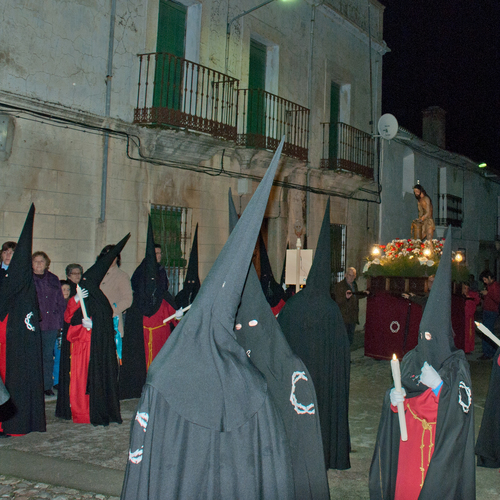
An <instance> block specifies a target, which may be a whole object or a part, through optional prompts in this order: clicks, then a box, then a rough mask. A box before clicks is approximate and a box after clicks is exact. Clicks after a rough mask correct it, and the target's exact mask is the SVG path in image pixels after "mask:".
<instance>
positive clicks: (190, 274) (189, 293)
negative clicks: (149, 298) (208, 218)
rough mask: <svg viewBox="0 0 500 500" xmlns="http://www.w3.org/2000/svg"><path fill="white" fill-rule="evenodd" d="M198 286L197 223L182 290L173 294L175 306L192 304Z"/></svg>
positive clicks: (198, 288)
mask: <svg viewBox="0 0 500 500" xmlns="http://www.w3.org/2000/svg"><path fill="white" fill-rule="evenodd" d="M200 286H201V283H200V277H199V274H198V224H196V229H195V231H194V238H193V244H192V246H191V253H190V254H189V264H188V268H187V272H186V278H185V279H184V285H183V287H182V290H181V291H180V292H179V293H178V294H177V295H176V296H175V301H176V303H177V306H178V307H187V306H188V305H189V304H192V303H193V302H194V300H195V298H196V295H198V292H199V290H200Z"/></svg>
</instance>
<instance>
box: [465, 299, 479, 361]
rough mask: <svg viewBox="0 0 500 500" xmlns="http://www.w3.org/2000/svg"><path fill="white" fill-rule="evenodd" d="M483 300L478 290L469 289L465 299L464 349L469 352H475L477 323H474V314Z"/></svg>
mask: <svg viewBox="0 0 500 500" xmlns="http://www.w3.org/2000/svg"><path fill="white" fill-rule="evenodd" d="M480 302H481V299H480V297H479V293H478V292H472V291H470V290H469V295H468V297H467V300H466V301H465V343H464V351H465V352H466V353H467V354H468V353H470V352H474V344H475V340H476V325H475V323H474V314H475V312H476V307H477V306H478V305H479V303H480Z"/></svg>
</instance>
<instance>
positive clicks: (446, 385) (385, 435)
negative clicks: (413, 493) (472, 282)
mask: <svg viewBox="0 0 500 500" xmlns="http://www.w3.org/2000/svg"><path fill="white" fill-rule="evenodd" d="M413 352H414V351H410V352H409V353H408V354H407V355H406V356H405V357H404V358H403V361H402V363H401V369H402V378H403V379H404V373H403V371H404V363H405V361H410V359H409V358H408V357H409V356H411V355H413ZM388 369H390V368H389V367H388ZM438 373H439V375H440V376H441V378H442V380H443V385H442V387H441V391H440V393H439V405H438V416H437V421H436V441H435V447H434V453H433V455H432V458H431V462H430V464H429V469H428V470H427V475H426V476H425V481H424V485H423V487H422V491H421V493H420V496H419V497H418V498H419V499H420V500H434V499H448V498H449V499H453V500H472V499H474V498H475V497H476V482H475V464H474V414H473V408H472V405H473V403H471V404H470V407H469V408H468V411H467V412H466V411H464V408H463V407H462V406H461V405H460V404H459V400H458V398H459V394H460V397H461V398H462V402H463V404H464V405H466V407H467V405H468V403H470V401H471V400H470V399H469V396H468V395H467V394H466V390H465V389H464V388H463V387H461V384H463V385H465V386H466V387H467V388H468V389H470V388H471V379H470V369H469V366H468V362H467V360H466V358H465V354H464V352H463V351H455V352H454V353H453V354H452V355H450V357H449V358H448V359H447V360H446V361H445V362H444V364H443V366H442V367H441V369H440V370H438ZM389 392H390V391H387V393H386V396H385V399H384V404H383V407H382V416H381V418H380V423H379V429H378V434H377V442H376V445H375V451H374V454H373V459H372V464H371V467H370V479H369V488H370V499H371V500H377V499H380V500H382V499H384V500H391V499H393V498H394V492H395V489H396V478H397V471H398V450H399V442H400V437H401V435H400V431H399V421H398V415H397V413H394V412H393V411H392V410H391V402H390V399H389ZM413 395H414V396H416V395H418V393H413ZM470 397H471V398H472V396H470ZM466 409H467V408H466Z"/></svg>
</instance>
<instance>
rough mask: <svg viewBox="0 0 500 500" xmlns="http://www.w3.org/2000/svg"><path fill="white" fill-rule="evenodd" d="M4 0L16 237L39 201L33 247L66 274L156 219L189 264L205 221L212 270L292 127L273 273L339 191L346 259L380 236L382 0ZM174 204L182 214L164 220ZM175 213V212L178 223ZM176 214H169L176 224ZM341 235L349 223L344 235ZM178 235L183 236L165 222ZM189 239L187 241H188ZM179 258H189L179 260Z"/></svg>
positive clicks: (1, 207)
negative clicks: (376, 128) (236, 217)
mask: <svg viewBox="0 0 500 500" xmlns="http://www.w3.org/2000/svg"><path fill="white" fill-rule="evenodd" d="M253 7H255V5H254V4H252V3H249V2H248V0H229V1H224V2H223V1H220V0H202V1H200V2H198V1H196V0H182V1H181V2H179V3H176V2H171V1H167V0H147V1H144V2H139V1H138V0H128V1H126V2H125V1H123V0H106V1H104V0H66V1H62V2H61V1H59V0H47V1H44V2H36V1H33V0H16V1H14V0H6V2H4V3H3V4H2V7H0V11H1V13H2V18H3V19H4V23H3V26H2V30H1V32H0V47H1V49H0V61H2V79H1V81H0V127H1V128H0V137H1V143H0V169H1V176H0V191H1V195H0V240H1V241H6V240H10V239H16V238H17V237H18V235H19V232H20V229H21V227H22V222H23V220H24V217H25V215H26V213H27V211H28V208H29V205H30V203H31V202H34V203H35V206H36V210H37V212H36V219H35V234H34V250H44V251H46V252H47V253H48V254H49V256H50V257H51V259H52V265H51V270H52V271H53V272H55V273H56V274H58V275H59V276H60V277H62V276H63V275H64V267H65V266H66V265H67V264H68V263H70V262H79V263H81V264H82V265H83V266H84V268H88V267H89V266H90V265H91V264H92V263H93V261H94V259H95V257H96V255H97V254H98V253H99V251H100V249H101V248H102V247H103V246H104V245H106V244H108V243H114V242H117V241H118V240H119V239H120V238H121V237H122V236H124V235H125V234H126V233H127V232H131V233H132V238H131V240H130V241H129V243H128V244H127V247H126V248H125V250H124V252H123V255H122V262H123V264H122V268H123V269H124V270H125V271H127V272H128V273H129V274H130V273H132V272H133V270H134V269H135V267H136V266H137V264H138V263H139V262H140V260H141V259H142V257H143V255H144V249H145V239H146V221H147V216H148V213H149V212H150V211H151V210H153V211H154V213H155V214H156V215H157V216H158V218H157V222H156V224H157V227H156V230H157V231H159V232H160V233H161V232H162V231H163V232H164V233H171V232H174V233H176V234H175V241H174V242H173V243H172V242H171V241H170V240H168V241H167V239H165V242H163V241H162V243H165V245H166V247H165V250H166V251H167V253H168V252H170V254H171V255H170V256H168V257H166V258H167V259H168V262H167V265H169V266H171V267H172V269H174V268H179V269H180V270H179V269H177V270H178V271H179V272H180V274H179V275H178V276H177V278H175V276H174V274H175V273H174V274H172V276H173V277H174V286H177V283H176V282H175V280H176V279H178V280H180V282H182V267H183V265H184V261H185V259H186V258H187V257H186V256H187V255H188V253H189V249H190V245H191V238H192V235H193V233H194V228H195V226H196V224H199V259H200V277H201V279H202V280H203V278H204V277H205V276H206V274H207V273H208V271H209V269H210V267H211V265H212V263H213V262H214V260H215V258H216V256H217V255H218V253H219V251H220V249H221V248H222V246H223V245H224V243H225V241H226V238H227V232H228V222H227V193H228V189H229V188H231V189H232V193H233V197H234V201H235V205H236V207H237V209H238V210H239V211H240V212H241V211H242V210H243V209H244V208H245V206H246V203H247V202H248V199H249V198H250V196H251V194H252V193H253V191H254V190H255V188H256V185H257V183H258V179H259V178H261V177H262V175H263V172H264V170H265V168H266V166H267V165H268V163H269V160H270V158H271V157H272V151H273V150H274V148H275V147H276V145H277V143H278V141H279V139H280V138H281V136H282V135H285V137H286V143H285V154H284V155H283V156H282V160H281V166H280V170H279V174H278V178H277V181H278V182H277V184H276V186H275V187H274V188H273V192H272V195H271V199H270V202H269V205H268V208H267V212H266V220H265V224H264V226H263V233H264V238H265V240H266V242H267V245H268V251H269V254H270V257H271V263H272V265H273V268H274V271H275V274H277V275H278V276H279V274H280V273H281V266H282V262H283V258H284V254H285V248H286V245H287V243H288V244H289V245H290V247H294V246H295V240H296V234H295V233H296V228H297V227H300V228H301V231H302V234H303V235H305V236H306V239H307V247H308V248H314V247H315V245H316V240H317V237H318V233H319V228H320V224H321V219H322V216H323V210H324V207H325V206H326V200H327V198H328V196H330V198H331V201H332V209H331V222H332V224H333V225H334V226H335V228H336V229H335V230H336V231H337V232H336V233H335V234H337V235H340V236H341V237H342V241H343V244H342V245H343V246H342V245H340V246H339V248H338V249H337V251H338V252H341V253H342V255H341V258H340V257H337V261H338V262H341V264H340V265H339V266H338V268H337V269H336V272H342V270H343V268H345V266H348V265H355V266H357V267H359V266H360V265H361V260H362V258H363V256H364V255H365V254H366V253H367V251H368V248H369V246H370V244H371V243H372V242H373V241H374V240H375V239H376V237H377V228H378V216H379V206H378V202H379V201H380V199H379V188H378V162H377V158H378V151H377V143H376V140H374V139H373V137H372V135H371V134H372V132H373V122H375V123H376V119H377V117H378V116H379V114H380V94H381V70H382V69H381V68H382V56H383V54H384V53H385V52H386V51H387V50H388V49H387V47H386V45H385V43H384V42H383V38H382V29H383V25H382V22H383V6H382V5H381V4H379V3H378V2H377V1H376V0H347V1H346V0H326V1H323V2H320V3H317V4H316V3H311V2H309V1H305V0H295V1H294V2H289V3H284V2H280V1H279V0H276V1H274V2H271V3H269V4H268V5H263V6H261V7H259V8H257V9H255V10H253V11H252V12H248V11H249V10H252V9H253ZM164 217H166V219H164ZM165 220H166V222H165ZM162 224H163V226H162ZM332 234H333V233H332ZM160 237H161V238H163V237H164V238H167V237H168V234H162V235H160ZM179 252H180V253H179ZM174 270H175V269H174Z"/></svg>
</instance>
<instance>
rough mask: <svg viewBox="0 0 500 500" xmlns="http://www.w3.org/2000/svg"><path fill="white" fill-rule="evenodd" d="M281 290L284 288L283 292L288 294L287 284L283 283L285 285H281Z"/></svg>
mask: <svg viewBox="0 0 500 500" xmlns="http://www.w3.org/2000/svg"><path fill="white" fill-rule="evenodd" d="M281 288H283V291H284V292H286V289H287V286H286V284H285V283H283V284H282V285H281Z"/></svg>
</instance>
